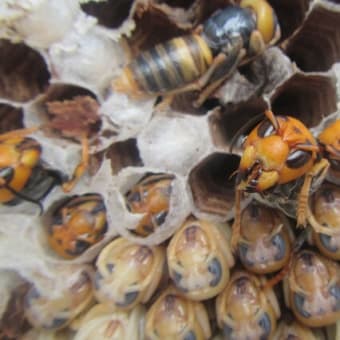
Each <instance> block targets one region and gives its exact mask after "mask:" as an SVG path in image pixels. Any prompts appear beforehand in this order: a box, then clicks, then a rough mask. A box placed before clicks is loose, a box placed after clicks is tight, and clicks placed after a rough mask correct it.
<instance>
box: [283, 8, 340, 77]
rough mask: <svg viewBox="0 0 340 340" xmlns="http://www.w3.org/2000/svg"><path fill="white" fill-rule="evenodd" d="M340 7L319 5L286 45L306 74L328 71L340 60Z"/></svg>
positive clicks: (292, 57)
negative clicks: (334, 8)
mask: <svg viewBox="0 0 340 340" xmlns="http://www.w3.org/2000/svg"><path fill="white" fill-rule="evenodd" d="M339 20H340V7H339V8H338V11H335V10H331V8H328V7H327V6H326V4H323V3H321V2H319V3H317V4H316V5H315V6H314V7H313V9H312V10H311V12H310V14H309V15H308V17H307V18H306V20H305V22H304V23H303V25H302V27H301V28H300V29H299V31H298V32H297V33H296V34H295V35H294V36H293V37H292V38H291V39H290V40H289V41H288V42H287V46H286V53H287V55H288V56H289V57H290V58H291V59H292V60H293V61H295V62H296V64H297V66H298V67H299V68H300V69H301V70H303V71H306V72H311V71H327V70H328V69H330V68H331V67H332V65H333V64H334V63H335V62H337V61H339V60H340V26H339Z"/></svg>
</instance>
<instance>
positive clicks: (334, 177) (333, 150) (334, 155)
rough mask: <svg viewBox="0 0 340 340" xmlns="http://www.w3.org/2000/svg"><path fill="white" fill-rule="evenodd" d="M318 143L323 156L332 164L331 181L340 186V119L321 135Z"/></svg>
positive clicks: (329, 175)
mask: <svg viewBox="0 0 340 340" xmlns="http://www.w3.org/2000/svg"><path fill="white" fill-rule="evenodd" d="M318 142H319V144H320V147H321V151H322V153H323V156H324V157H325V158H327V159H328V161H329V163H330V169H329V174H328V177H329V179H330V180H331V181H333V182H335V183H337V184H340V119H337V120H336V121H334V122H333V123H331V124H330V125H328V126H327V127H326V128H325V129H324V130H323V131H322V132H321V133H320V135H319V136H318Z"/></svg>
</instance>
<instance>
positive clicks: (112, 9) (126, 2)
mask: <svg viewBox="0 0 340 340" xmlns="http://www.w3.org/2000/svg"><path fill="white" fill-rule="evenodd" d="M132 4H133V0H107V1H99V2H98V1H88V2H86V3H82V4H81V8H82V10H83V11H84V12H85V13H87V14H88V15H91V16H94V17H96V18H97V19H98V23H99V25H103V26H106V27H109V28H117V27H119V26H120V25H121V24H122V23H123V21H124V20H125V19H126V18H127V17H128V16H129V12H130V9H131V6H132Z"/></svg>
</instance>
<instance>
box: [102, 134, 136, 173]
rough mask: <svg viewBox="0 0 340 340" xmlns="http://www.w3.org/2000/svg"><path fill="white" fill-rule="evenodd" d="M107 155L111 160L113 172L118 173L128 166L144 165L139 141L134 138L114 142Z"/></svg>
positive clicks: (106, 152)
mask: <svg viewBox="0 0 340 340" xmlns="http://www.w3.org/2000/svg"><path fill="white" fill-rule="evenodd" d="M105 157H106V158H108V159H110V161H111V168H112V173H113V174H117V173H118V172H119V171H120V170H121V169H123V168H125V167H128V166H142V165H143V162H142V160H141V158H140V155H139V150H138V147H137V141H136V139H133V138H131V139H127V140H125V141H122V142H117V143H114V144H112V146H111V147H109V148H108V149H107V150H106V151H105Z"/></svg>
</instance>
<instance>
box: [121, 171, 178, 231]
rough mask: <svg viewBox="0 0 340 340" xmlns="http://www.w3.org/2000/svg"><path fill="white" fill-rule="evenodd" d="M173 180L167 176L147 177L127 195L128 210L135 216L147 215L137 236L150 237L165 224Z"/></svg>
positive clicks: (153, 175)
mask: <svg viewBox="0 0 340 340" xmlns="http://www.w3.org/2000/svg"><path fill="white" fill-rule="evenodd" d="M173 179H174V177H173V176H171V175H167V174H152V175H147V176H146V177H144V178H142V179H141V180H140V181H139V182H138V183H137V184H136V185H135V186H134V187H133V188H131V190H130V191H129V192H128V193H127V194H126V204H127V207H128V209H129V210H130V211H131V212H132V213H135V214H145V216H144V217H143V218H142V219H141V221H140V222H139V223H138V226H137V227H136V229H135V233H136V234H138V235H140V236H148V235H150V234H151V233H153V232H154V231H155V230H156V229H157V228H158V227H159V226H160V225H161V224H163V223H164V221H165V219H166V216H167V214H168V211H169V205H170V196H171V191H172V186H171V183H172V181H173Z"/></svg>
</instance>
